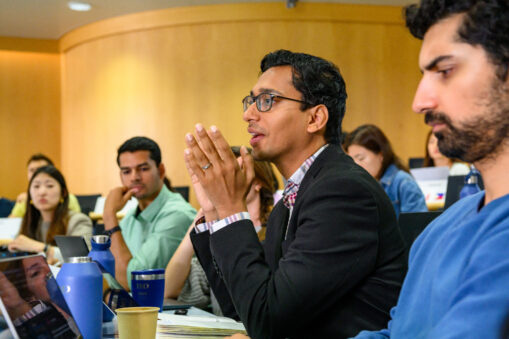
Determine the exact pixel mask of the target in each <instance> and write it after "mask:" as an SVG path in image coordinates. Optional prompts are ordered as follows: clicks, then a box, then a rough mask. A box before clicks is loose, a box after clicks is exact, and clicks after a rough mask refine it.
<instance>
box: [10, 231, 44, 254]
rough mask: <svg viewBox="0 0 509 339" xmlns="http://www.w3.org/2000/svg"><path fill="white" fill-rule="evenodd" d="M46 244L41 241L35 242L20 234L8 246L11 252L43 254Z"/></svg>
mask: <svg viewBox="0 0 509 339" xmlns="http://www.w3.org/2000/svg"><path fill="white" fill-rule="evenodd" d="M44 246H45V244H44V243H43V242H41V241H37V240H34V239H32V238H29V237H27V236H26V235H23V234H20V235H18V236H17V237H16V238H15V239H14V240H13V241H11V242H10V243H9V245H8V248H9V251H11V252H14V251H26V252H34V253H38V252H42V251H44Z"/></svg>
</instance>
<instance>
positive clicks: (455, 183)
mask: <svg viewBox="0 0 509 339" xmlns="http://www.w3.org/2000/svg"><path fill="white" fill-rule="evenodd" d="M465 177H466V175H450V176H449V177H447V191H446V192H445V204H444V210H446V209H448V208H449V207H450V206H451V205H452V204H454V203H455V202H456V201H458V200H459V198H460V192H461V189H462V188H463V185H465ZM477 184H478V185H479V188H480V189H481V190H483V189H484V183H483V181H482V178H479V182H478V183H477Z"/></svg>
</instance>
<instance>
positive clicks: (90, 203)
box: [76, 194, 101, 215]
mask: <svg viewBox="0 0 509 339" xmlns="http://www.w3.org/2000/svg"><path fill="white" fill-rule="evenodd" d="M100 196H101V195H100V194H89V195H77V196H76V198H78V202H79V203H80V208H81V213H83V214H86V215H88V214H89V213H90V212H92V211H93V210H94V208H95V203H96V201H97V198H99V197H100Z"/></svg>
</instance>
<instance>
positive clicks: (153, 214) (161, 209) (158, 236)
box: [120, 186, 196, 286]
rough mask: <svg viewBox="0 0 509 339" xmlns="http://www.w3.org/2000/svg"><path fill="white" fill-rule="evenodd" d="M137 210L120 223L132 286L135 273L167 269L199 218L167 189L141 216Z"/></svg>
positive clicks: (163, 189)
mask: <svg viewBox="0 0 509 339" xmlns="http://www.w3.org/2000/svg"><path fill="white" fill-rule="evenodd" d="M137 210H138V208H134V209H132V210H130V211H129V212H128V213H127V214H126V216H125V217H124V218H123V219H122V220H121V222H120V228H121V229H122V236H123V237H124V241H125V243H126V244H127V247H128V248H129V251H130V252H131V255H132V256H133V257H132V258H131V260H130V261H129V264H128V265H127V281H128V282H129V286H130V285H131V272H132V271H137V270H144V269H151V268H162V269H165V268H166V265H167V264H168V262H169V261H170V259H171V257H172V255H173V253H174V252H175V250H176V249H177V247H178V245H179V244H180V241H181V240H182V238H184V235H185V234H186V231H187V229H188V227H189V225H191V223H192V221H193V219H194V217H195V214H196V210H195V209H194V208H193V207H192V206H191V205H190V204H189V203H187V202H186V201H185V200H184V199H183V198H182V196H181V195H180V194H178V193H173V192H170V191H169V190H168V189H167V188H166V186H163V188H162V189H161V192H159V195H158V196H157V198H156V199H155V200H154V201H152V203H150V205H148V206H147V208H145V209H144V210H143V211H141V213H139V214H138V215H136V212H137Z"/></svg>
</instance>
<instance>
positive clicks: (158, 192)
mask: <svg viewBox="0 0 509 339" xmlns="http://www.w3.org/2000/svg"><path fill="white" fill-rule="evenodd" d="M117 164H118V166H119V167H120V180H121V181H122V186H120V187H116V188H114V189H112V190H111V191H110V193H109V194H108V197H107V198H106V202H105V204H104V213H103V219H104V227H105V230H106V233H108V234H109V235H110V237H111V252H112V253H113V256H114V257H115V276H116V278H117V280H118V281H119V282H120V284H122V285H123V286H124V287H125V288H129V286H130V284H131V272H132V271H136V270H143V269H151V268H163V269H164V268H165V267H166V265H167V264H168V262H169V261H170V259H171V257H172V255H173V253H174V252H175V250H176V249H177V247H178V245H179V244H180V241H181V240H182V238H183V237H184V235H185V234H186V231H187V229H188V227H189V225H190V224H191V223H192V221H193V219H194V216H195V214H196V211H195V209H194V208H193V207H192V206H191V205H189V203H187V202H186V201H185V200H184V198H182V196H181V195H180V194H178V193H173V192H171V191H170V190H169V189H168V188H167V187H166V186H165V185H164V183H163V179H164V177H165V169H164V165H163V163H162V162H161V150H160V149H159V146H158V145H157V144H156V143H155V142H154V141H153V140H151V139H149V138H146V137H134V138H131V139H129V140H127V141H126V142H124V143H123V144H122V146H120V147H119V149H118V151H117ZM133 196H134V197H136V199H137V200H138V207H136V208H135V209H133V210H131V211H129V212H128V213H127V215H126V216H125V217H124V218H123V219H122V221H121V222H120V224H119V222H118V219H117V216H116V214H117V212H118V211H120V210H121V209H122V208H123V207H124V205H125V204H126V203H127V201H128V200H129V199H131V197H133Z"/></svg>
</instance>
